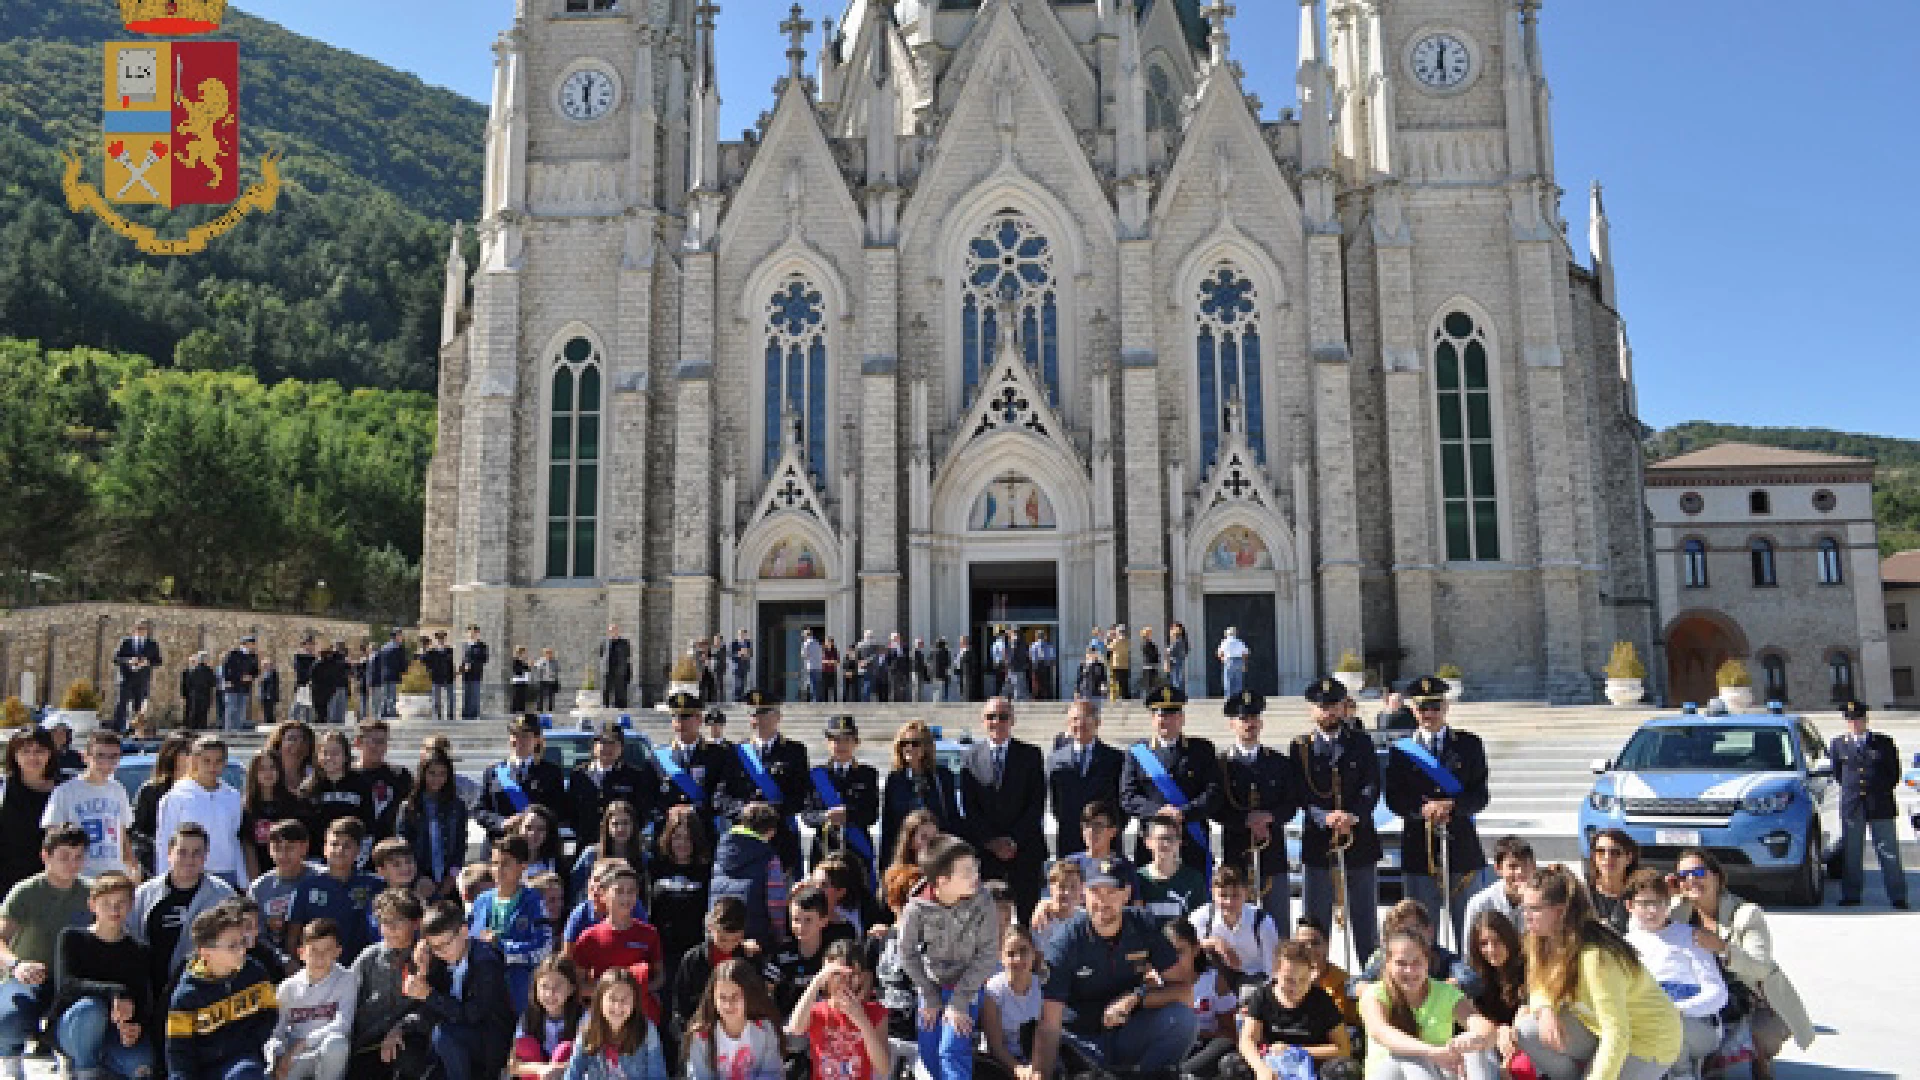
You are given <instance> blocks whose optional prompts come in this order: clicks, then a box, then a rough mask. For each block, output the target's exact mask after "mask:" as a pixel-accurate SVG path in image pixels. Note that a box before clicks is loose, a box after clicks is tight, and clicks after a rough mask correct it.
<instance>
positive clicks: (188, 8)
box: [120, 0, 227, 34]
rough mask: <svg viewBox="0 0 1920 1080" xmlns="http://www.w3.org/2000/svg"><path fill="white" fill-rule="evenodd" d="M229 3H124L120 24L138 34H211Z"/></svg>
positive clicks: (149, 0)
mask: <svg viewBox="0 0 1920 1080" xmlns="http://www.w3.org/2000/svg"><path fill="white" fill-rule="evenodd" d="M226 13H227V0H120V21H121V22H123V23H125V24H126V25H127V29H128V30H131V31H133V32H134V33H136V34H211V33H213V32H214V31H215V30H218V29H220V20H221V18H222V17H224V16H225V15H226Z"/></svg>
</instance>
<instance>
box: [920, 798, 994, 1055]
mask: <svg viewBox="0 0 1920 1080" xmlns="http://www.w3.org/2000/svg"><path fill="white" fill-rule="evenodd" d="M920 873H921V875H922V876H923V877H925V879H926V881H925V883H924V884H923V885H922V886H921V887H920V889H919V890H918V891H917V892H916V893H915V894H914V897H913V899H912V900H910V901H908V902H907V910H906V911H905V912H904V913H903V914H902V915H901V916H900V960H901V965H902V967H903V968H904V969H905V970H906V973H907V976H908V977H909V978H911V979H912V980H913V985H914V989H915V990H916V991H917V993H918V996H919V999H920V1010H919V1012H920V1015H919V1021H920V1025H919V1026H920V1032H919V1036H920V1037H919V1043H920V1061H921V1064H923V1065H924V1066H926V1069H927V1071H928V1072H929V1073H932V1074H933V1075H934V1076H938V1077H941V1078H942V1080H968V1078H969V1077H971V1076H972V1075H973V1028H974V1022H975V1020H976V1018H977V1017H978V1016H979V1012H980V1000H979V999H980V994H981V990H982V989H983V988H984V987H985V986H986V984H987V980H988V979H989V978H991V977H992V976H993V971H994V968H995V967H996V966H998V964H999V960H1000V957H999V952H1000V950H999V941H1000V937H999V932H998V926H999V919H1000V917H999V912H998V910H997V909H996V907H995V905H994V903H993V898H992V896H991V895H990V894H989V893H988V892H987V891H986V890H984V889H982V888H981V887H980V861H979V859H978V858H976V857H975V855H974V853H973V847H972V846H971V845H970V844H968V843H967V842H966V841H964V840H961V839H959V838H957V837H952V836H939V837H936V838H935V839H934V841H933V842H932V843H931V844H929V845H927V850H926V852H925V853H924V854H923V855H921V857H920Z"/></svg>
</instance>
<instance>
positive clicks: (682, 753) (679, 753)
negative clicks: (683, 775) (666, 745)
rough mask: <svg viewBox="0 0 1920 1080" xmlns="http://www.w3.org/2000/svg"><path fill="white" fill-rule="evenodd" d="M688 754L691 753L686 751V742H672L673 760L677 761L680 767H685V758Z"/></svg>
mask: <svg viewBox="0 0 1920 1080" xmlns="http://www.w3.org/2000/svg"><path fill="white" fill-rule="evenodd" d="M690 756H691V755H690V754H688V753H687V744H686V743H674V744H673V760H675V761H677V762H679V763H680V767H681V768H683V769H684V768H686V767H687V758H688V757H690Z"/></svg>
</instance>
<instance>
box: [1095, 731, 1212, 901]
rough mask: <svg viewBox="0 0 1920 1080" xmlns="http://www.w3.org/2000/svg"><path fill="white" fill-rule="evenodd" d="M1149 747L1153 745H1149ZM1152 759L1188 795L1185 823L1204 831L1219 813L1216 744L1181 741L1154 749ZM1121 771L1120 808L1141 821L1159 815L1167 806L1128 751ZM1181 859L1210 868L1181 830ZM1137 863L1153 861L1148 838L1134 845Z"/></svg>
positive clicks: (1198, 850) (1190, 740) (1198, 847)
mask: <svg viewBox="0 0 1920 1080" xmlns="http://www.w3.org/2000/svg"><path fill="white" fill-rule="evenodd" d="M1147 745H1148V746H1149V747H1152V746H1153V743H1152V742H1151V741H1149V742H1148V743H1147ZM1153 756H1154V757H1157V758H1159V759H1160V764H1161V765H1163V766H1165V767H1166V770H1167V774H1168V775H1169V776H1171V777H1173V782H1174V784H1175V786H1177V787H1178V788H1179V789H1180V790H1181V791H1182V792H1185V793H1186V796H1187V808H1186V811H1185V820H1187V821H1197V822H1199V823H1200V824H1201V827H1202V828H1205V827H1206V824H1207V822H1208V821H1210V820H1212V819H1213V818H1214V817H1215V816H1216V815H1218V814H1219V812H1220V759H1219V757H1218V756H1217V755H1216V754H1215V753H1214V750H1213V743H1211V742H1209V741H1208V740H1206V739H1196V738H1193V737H1192V736H1188V737H1185V738H1182V739H1181V740H1180V741H1179V742H1176V743H1171V744H1169V745H1166V746H1162V747H1160V748H1158V749H1155V750H1153ZM1124 758H1125V760H1124V761H1123V763H1122V765H1121V769H1120V809H1122V810H1124V811H1126V812H1127V815H1128V816H1129V817H1134V818H1138V819H1140V820H1141V821H1145V820H1146V819H1148V818H1150V817H1152V816H1153V815H1155V814H1157V813H1159V812H1160V811H1161V810H1162V809H1164V808H1165V807H1166V805H1167V800H1166V799H1164V798H1162V797H1161V795H1160V788H1159V787H1158V786H1157V785H1155V784H1154V782H1153V780H1152V779H1151V778H1150V777H1148V776H1147V772H1146V770H1145V769H1142V768H1141V767H1140V763H1139V762H1138V761H1136V760H1134V756H1133V752H1132V751H1131V750H1129V751H1128V752H1127V753H1126V754H1125V755H1124ZM1181 836H1182V839H1181V843H1180V859H1181V861H1183V862H1185V863H1186V864H1187V865H1188V866H1192V867H1196V868H1200V867H1204V866H1206V865H1207V852H1206V851H1204V850H1202V849H1201V847H1200V845H1198V844H1196V843H1194V841H1193V837H1192V836H1191V835H1188V833H1187V830H1185V829H1182V830H1181ZM1134 851H1135V854H1134V861H1135V862H1139V863H1146V862H1148V861H1150V859H1149V856H1148V853H1147V844H1146V839H1145V837H1144V836H1143V837H1141V838H1140V839H1139V840H1137V841H1136V842H1135V844H1134Z"/></svg>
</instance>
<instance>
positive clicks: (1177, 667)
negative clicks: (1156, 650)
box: [1167, 660, 1187, 694]
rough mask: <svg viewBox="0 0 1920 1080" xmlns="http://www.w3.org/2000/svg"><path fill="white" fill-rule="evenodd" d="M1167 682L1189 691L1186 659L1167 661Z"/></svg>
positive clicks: (1181, 690) (1181, 689)
mask: <svg viewBox="0 0 1920 1080" xmlns="http://www.w3.org/2000/svg"><path fill="white" fill-rule="evenodd" d="M1167 682H1168V683H1170V684H1172V685H1174V686H1177V687H1179V688H1180V692H1181V693H1183V694H1184V693H1186V692H1187V662H1186V661H1185V660H1169V661H1167Z"/></svg>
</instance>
